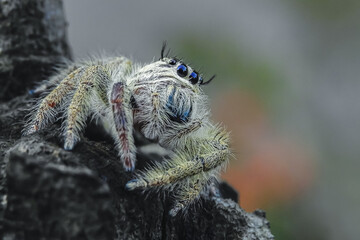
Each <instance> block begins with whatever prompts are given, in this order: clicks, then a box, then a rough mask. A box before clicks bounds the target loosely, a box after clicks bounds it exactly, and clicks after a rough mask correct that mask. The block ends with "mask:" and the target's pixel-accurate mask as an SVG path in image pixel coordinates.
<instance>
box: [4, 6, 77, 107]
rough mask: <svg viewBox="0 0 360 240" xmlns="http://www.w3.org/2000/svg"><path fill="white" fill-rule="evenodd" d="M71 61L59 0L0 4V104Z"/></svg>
mask: <svg viewBox="0 0 360 240" xmlns="http://www.w3.org/2000/svg"><path fill="white" fill-rule="evenodd" d="M70 57H71V54H70V48H69V46H68V44H67V38H66V21H65V17H64V11H63V6H62V1H61V0H0V86H1V88H0V101H5V100H9V99H11V98H12V97H14V96H17V95H19V94H22V93H25V92H26V91H27V90H28V88H29V87H30V86H33V84H34V82H36V81H39V79H44V78H46V77H47V76H48V75H49V74H51V72H52V70H53V67H54V66H55V65H56V64H57V63H59V62H61V61H63V59H64V58H70Z"/></svg>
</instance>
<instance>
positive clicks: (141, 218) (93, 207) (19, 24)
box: [0, 0, 273, 240]
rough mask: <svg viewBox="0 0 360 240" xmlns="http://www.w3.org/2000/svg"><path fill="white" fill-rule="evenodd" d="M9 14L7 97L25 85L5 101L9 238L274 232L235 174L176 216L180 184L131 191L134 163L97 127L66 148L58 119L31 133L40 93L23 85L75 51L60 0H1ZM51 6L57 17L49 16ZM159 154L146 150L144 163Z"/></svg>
mask: <svg viewBox="0 0 360 240" xmlns="http://www.w3.org/2000/svg"><path fill="white" fill-rule="evenodd" d="M50 6H52V7H50ZM25 7H26V8H25ZM49 9H50V10H49ZM51 9H52V10H51ZM59 9H60V10H59ZM51 11H54V13H51ZM0 14H1V15H0V39H5V40H6V42H8V43H7V44H4V43H3V42H2V43H1V41H0V43H1V44H3V45H1V50H0V69H1V76H2V77H1V78H0V79H1V81H2V83H1V84H3V86H5V87H6V90H4V88H2V89H1V90H2V91H0V99H9V98H10V97H11V96H14V95H18V97H15V98H13V99H12V100H10V101H8V102H4V103H1V104H0V239H7V240H12V239H273V236H272V234H271V232H270V230H269V223H268V221H267V220H266V218H265V213H264V212H262V211H255V212H254V213H247V212H245V211H244V210H242V209H241V208H240V207H239V205H238V204H237V203H236V202H237V199H236V198H237V194H236V192H235V191H234V190H233V189H232V188H231V187H230V186H228V185H227V184H226V183H221V184H220V185H219V190H220V192H221V195H222V197H213V196H211V195H209V194H208V193H204V194H203V195H202V196H201V199H200V200H199V202H198V203H197V204H195V205H194V206H192V207H190V209H189V211H187V214H186V215H183V216H177V217H170V215H169V214H168V212H169V210H170V208H171V206H172V200H171V193H164V192H161V193H155V192H150V193H145V194H144V193H142V192H140V191H134V192H128V191H126V190H125V189H124V186H125V183H126V182H127V181H129V180H130V179H131V178H132V173H128V172H124V170H123V168H122V166H121V165H120V163H119V160H118V157H117V152H116V150H115V149H114V143H113V142H112V141H111V139H109V138H108V137H107V136H106V135H104V134H103V133H102V132H101V131H100V130H98V129H97V128H94V127H89V128H88V129H87V130H86V134H85V136H83V137H82V140H81V142H80V143H79V144H78V145H77V146H76V147H75V149H74V150H73V151H71V152H69V151H65V150H63V149H62V145H63V142H62V139H61V133H60V130H59V127H60V123H59V122H57V123H56V124H54V125H53V126H50V127H49V128H47V129H46V130H44V131H40V132H39V133H36V134H32V135H30V136H26V137H22V136H21V130H22V128H23V123H24V118H25V115H26V114H27V112H28V109H29V108H30V107H31V103H29V102H28V100H29V99H30V97H28V96H25V95H22V96H21V93H22V92H24V89H26V86H29V85H30V84H33V82H34V81H35V80H39V79H41V78H40V77H39V76H41V75H42V74H44V72H50V69H51V67H52V66H53V64H54V62H55V61H57V60H56V59H61V58H62V57H68V56H69V50H68V47H67V45H66V41H65V21H64V18H63V12H62V8H61V1H60V0H48V1H46V0H40V1H35V0H33V1H31V0H24V1H18V0H15V1H13V0H12V1H10V0H0ZM53 14H54V15H53ZM47 15H50V16H56V17H55V18H54V19H53V21H51V22H47V23H46V21H45V20H44V19H47V17H45V16H47ZM39 16H41V17H40V18H41V19H42V20H41V21H39V19H37V18H39ZM21 19H22V20H21ZM44 21H45V23H44ZM36 29H38V30H36ZM39 29H40V30H39ZM38 31H40V32H38ZM21 32H23V34H24V35H22V34H21ZM29 32H30V33H31V34H29ZM43 33H48V35H46V36H45V35H44V34H43ZM44 36H45V37H44ZM27 38H29V39H27ZM34 44H35V45H34ZM37 44H39V46H38V47H34V46H37ZM4 46H5V47H4ZM11 49H13V50H11ZM39 49H42V50H41V51H40V50H39ZM38 50H39V51H38ZM4 76H5V78H3V77H4ZM138 144H143V143H140V142H138ZM159 158H160V157H159V156H157V155H155V154H150V155H149V154H144V153H142V152H141V151H139V153H138V154H137V159H138V165H137V167H138V169H142V168H144V166H146V165H147V164H149V163H151V162H152V161H155V160H159Z"/></svg>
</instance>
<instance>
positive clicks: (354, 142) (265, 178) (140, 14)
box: [64, 0, 360, 240]
mask: <svg viewBox="0 0 360 240" xmlns="http://www.w3.org/2000/svg"><path fill="white" fill-rule="evenodd" d="M64 6H65V12H66V16H67V20H68V22H69V35H68V38H69V41H70V45H71V46H72V49H73V54H74V57H75V59H79V58H83V57H86V56H89V54H91V53H98V52H103V51H104V52H107V53H110V54H114V53H115V52H118V53H122V54H124V55H125V56H128V57H131V58H132V59H134V60H136V61H141V62H150V61H152V60H153V59H154V57H155V59H158V58H159V57H160V49H161V45H162V42H163V41H164V40H167V41H168V45H169V47H171V48H172V54H173V55H176V56H178V57H181V58H183V59H184V60H185V61H186V62H188V63H190V64H191V66H194V67H195V69H200V70H201V72H202V73H204V75H205V76H207V77H210V76H211V75H213V74H217V77H216V79H215V80H214V81H213V82H212V83H211V84H210V85H208V86H204V89H205V91H206V92H207V94H209V96H210V99H211V104H212V113H213V119H214V121H216V122H222V123H223V124H224V125H225V126H226V127H227V128H228V130H230V131H231V135H232V149H233V151H234V153H235V156H236V159H233V160H231V162H230V164H229V167H228V170H227V172H226V173H225V174H224V175H223V178H224V179H226V180H227V181H228V182H229V183H230V184H231V185H232V186H234V187H235V188H236V189H237V191H238V192H239V193H240V205H241V206H242V207H243V208H245V209H246V210H247V211H253V210H255V209H257V208H261V209H264V210H266V212H267V217H268V219H269V220H270V224H271V229H272V232H273V234H274V235H275V237H276V239H320V240H321V239H330V240H331V239H359V235H360V187H359V183H360V174H359V171H360V161H359V160H360V157H359V155H360V154H359V153H360V125H359V124H360V104H359V102H360V94H359V91H360V81H359V76H360V57H359V53H360V51H359V50H360V45H359V42H360V28H359V24H360V1H357V0H343V1H336V0H291V1H285V0H273V1H260V0H242V1H234V0H226V1H225V0H224V1H217V0H206V1H205V0H202V1H200V0H196V1H195V0H191V1H190V0H182V1H167V0H156V1H148V0H138V1H130V0H129V1H115V0H113V1H110V0H109V1H97V0H77V1H72V0H64Z"/></svg>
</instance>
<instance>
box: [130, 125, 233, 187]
mask: <svg viewBox="0 0 360 240" xmlns="http://www.w3.org/2000/svg"><path fill="white" fill-rule="evenodd" d="M208 134H209V136H208V138H193V139H188V140H187V142H186V144H185V147H184V149H182V150H180V151H178V152H177V153H175V154H174V156H173V157H172V159H170V160H166V161H164V162H162V163H161V164H159V163H158V164H155V166H153V167H151V168H149V169H148V170H147V171H146V172H141V173H140V174H138V175H137V177H136V179H133V180H131V181H129V182H128V183H127V184H126V188H127V189H128V190H133V189H136V188H149V187H156V186H163V185H168V184H170V183H174V182H177V181H181V180H183V179H184V178H186V177H188V176H194V175H196V174H201V173H205V174H202V176H204V177H207V176H208V174H206V173H207V172H209V171H211V170H213V169H215V168H217V167H219V166H221V165H223V164H224V163H226V162H227V160H228V159H229V156H230V154H231V151H230V149H229V146H228V145H229V136H228V134H227V132H226V131H224V130H223V129H222V128H219V127H215V128H214V129H212V130H210V131H209V132H208ZM209 139H210V140H209Z"/></svg>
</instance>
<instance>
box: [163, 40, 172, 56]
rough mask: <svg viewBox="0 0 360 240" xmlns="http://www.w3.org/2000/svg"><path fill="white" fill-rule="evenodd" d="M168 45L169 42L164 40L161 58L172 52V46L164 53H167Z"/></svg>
mask: <svg viewBox="0 0 360 240" xmlns="http://www.w3.org/2000/svg"><path fill="white" fill-rule="evenodd" d="M166 45H167V42H166V41H163V44H162V47H161V58H160V59H163V58H164V57H168V56H169V54H170V50H171V49H170V48H169V50H168V51H167V53H166V54H165V55H164V53H165V50H166Z"/></svg>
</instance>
